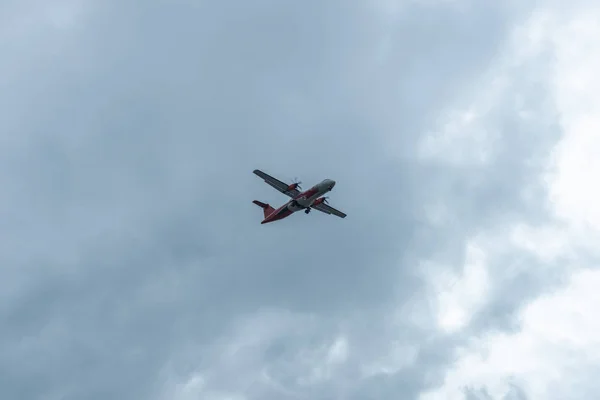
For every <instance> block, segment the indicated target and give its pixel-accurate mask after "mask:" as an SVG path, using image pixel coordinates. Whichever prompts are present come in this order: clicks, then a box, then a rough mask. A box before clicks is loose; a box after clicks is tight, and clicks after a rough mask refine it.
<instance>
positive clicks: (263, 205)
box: [252, 200, 275, 218]
mask: <svg viewBox="0 0 600 400" xmlns="http://www.w3.org/2000/svg"><path fill="white" fill-rule="evenodd" d="M252 202H253V203H254V204H256V205H257V206H259V207H260V208H262V209H263V213H264V215H265V218H267V217H268V216H269V215H270V214H271V213H272V212H273V211H275V209H274V208H273V207H271V206H270V205H268V204H266V203H263V202H261V201H258V200H253V201H252Z"/></svg>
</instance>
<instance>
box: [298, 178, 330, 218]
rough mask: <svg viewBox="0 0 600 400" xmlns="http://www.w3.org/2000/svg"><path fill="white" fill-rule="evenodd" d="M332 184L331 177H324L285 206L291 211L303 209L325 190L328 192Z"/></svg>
mask: <svg viewBox="0 0 600 400" xmlns="http://www.w3.org/2000/svg"><path fill="white" fill-rule="evenodd" d="M334 186H335V181H333V180H331V179H324V180H323V181H321V182H319V183H317V184H316V185H315V186H313V187H312V188H310V189H309V190H307V191H306V192H305V193H306V194H305V195H302V196H300V197H298V198H297V199H292V200H290V201H289V202H288V203H287V208H288V210H290V211H292V212H296V211H301V210H304V209H306V208H308V207H310V206H311V205H312V204H313V203H314V202H315V200H317V199H318V198H319V197H321V196H323V195H324V194H325V193H327V192H330V191H331V189H333V187H334Z"/></svg>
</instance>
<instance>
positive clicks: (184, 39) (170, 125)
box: [0, 1, 536, 399]
mask: <svg viewBox="0 0 600 400" xmlns="http://www.w3.org/2000/svg"><path fill="white" fill-rule="evenodd" d="M367 4H368V5H367ZM374 4H376V3H361V4H358V3H352V2H350V3H349V2H341V1H339V2H335V1H331V2H314V3H312V4H311V3H306V2H304V3H301V2H290V3H286V4H284V5H282V4H281V3H280V2H272V1H260V2H252V3H249V2H233V1H229V2H218V3H217V2H198V3H192V2H185V1H180V2H169V3H163V2H154V1H145V2H133V1H129V2H102V3H98V4H93V7H92V12H91V14H89V15H87V16H86V17H85V18H86V19H85V21H84V23H83V25H82V26H80V27H78V28H76V29H75V30H74V31H50V30H47V29H48V28H43V27H38V29H39V31H38V33H37V35H36V34H31V35H29V36H28V37H26V38H22V40H23V46H21V47H19V49H18V51H17V50H16V49H15V48H13V50H11V51H12V53H10V54H12V55H14V57H15V60H19V61H20V62H21V63H19V65H13V66H11V65H8V66H7V67H6V68H7V70H5V71H2V73H3V75H4V76H5V78H3V83H6V84H7V85H9V87H10V88H11V90H10V92H9V93H11V94H10V98H6V97H5V98H3V99H2V102H3V103H6V104H8V105H9V107H8V108H5V109H4V111H3V113H4V114H5V115H6V119H5V120H4V121H5V122H4V123H5V124H6V125H5V128H6V130H7V132H10V135H11V138H12V139H11V140H12V141H11V144H10V146H9V147H8V148H9V149H10V152H9V151H8V150H5V151H3V152H2V155H3V158H4V159H3V160H2V166H3V169H4V171H3V172H2V180H3V184H4V188H5V190H6V193H7V194H6V195H5V197H4V199H3V203H2V213H1V215H2V216H3V217H5V218H4V221H5V224H4V226H3V235H2V236H3V238H7V241H6V242H5V243H4V244H3V246H4V247H3V249H4V251H3V254H2V256H1V262H2V265H3V274H6V276H7V277H8V279H5V280H4V282H3V283H2V284H1V285H2V286H1V287H2V290H5V289H6V293H8V294H7V295H6V296H7V302H5V305H3V307H2V309H1V314H0V315H1V318H2V322H3V324H2V325H3V326H6V327H7V328H6V329H5V330H3V333H2V342H1V343H2V344H1V346H2V348H1V349H0V353H1V354H3V355H5V356H3V357H2V359H1V360H0V371H1V373H0V376H2V377H3V378H2V380H1V381H0V388H2V389H1V394H2V397H6V398H17V397H19V398H26V399H36V398H42V397H43V396H51V395H56V396H57V398H61V397H60V395H61V393H62V394H63V397H62V398H66V399H71V398H73V399H75V398H87V399H94V398H98V399H100V398H102V399H105V398H123V399H148V398H152V397H153V396H154V395H156V393H160V392H161V390H162V389H163V387H162V386H163V383H164V382H163V381H162V380H161V379H163V375H162V374H161V371H162V370H163V367H165V366H166V365H170V366H172V368H174V370H176V371H178V372H179V373H181V374H182V376H186V375H189V372H190V371H193V370H196V369H198V370H204V369H206V370H207V371H209V372H210V371H211V369H212V373H209V377H212V378H211V379H210V380H209V381H208V383H207V385H209V386H210V385H213V387H214V388H216V389H222V390H224V391H229V390H233V389H235V388H237V389H239V390H241V391H244V390H245V389H244V386H243V383H244V381H243V380H244V379H248V380H252V379H253V377H255V375H254V373H255V369H256V368H260V366H261V365H263V364H264V365H266V366H267V367H270V368H277V367H278V366H282V365H284V366H282V367H281V371H280V372H281V374H280V376H279V377H278V379H281V381H282V382H284V383H285V385H287V390H292V391H295V390H298V391H299V393H302V394H306V393H309V394H311V395H312V396H313V397H311V398H327V396H329V395H330V396H334V395H339V394H340V393H342V394H345V395H347V396H348V397H349V398H386V397H388V396H394V397H395V395H396V394H397V393H399V392H402V393H403V395H404V396H406V397H405V398H414V396H415V395H416V393H418V392H419V391H420V390H422V388H423V387H427V386H431V385H435V384H437V383H439V382H440V376H441V375H440V374H441V371H443V368H444V365H445V364H446V363H447V362H449V361H450V360H451V357H452V353H451V349H452V343H453V341H452V340H450V341H449V340H448V339H444V338H438V337H435V334H434V333H432V332H422V331H420V330H419V329H418V328H415V327H412V326H411V325H410V324H409V323H406V325H404V326H399V327H398V326H395V325H393V324H391V323H390V321H389V311H390V309H393V308H395V307H397V305H398V304H401V303H402V302H404V301H407V300H408V299H411V298H412V297H413V295H416V294H417V293H418V290H419V287H420V282H419V281H417V280H416V278H413V274H412V273H411V268H414V264H413V263H412V261H413V260H414V259H415V258H416V257H419V256H423V255H425V254H429V253H432V252H435V251H437V250H436V248H442V247H449V248H450V247H454V246H456V245H458V244H460V243H461V241H462V240H463V238H464V236H465V235H466V234H468V233H469V232H470V230H471V229H473V227H475V226H477V225H478V224H480V223H481V215H485V216H486V217H485V218H486V219H487V220H493V219H494V218H496V216H497V215H500V214H504V213H506V212H507V211H511V212H512V211H513V210H520V209H521V208H522V207H523V205H522V204H521V203H519V202H518V201H517V200H516V195H514V194H515V193H517V192H518V187H517V186H519V187H520V186H522V185H523V184H524V183H525V182H524V181H520V182H519V181H518V182H514V181H510V178H508V177H507V176H508V175H504V173H503V172H502V171H499V172H498V173H497V174H496V175H494V174H495V171H496V170H495V169H492V168H495V167H497V166H498V165H503V166H505V167H507V168H508V167H510V173H511V174H518V173H519V172H520V171H522V169H523V168H525V167H524V166H523V165H519V164H515V163H513V162H512V161H514V160H517V159H519V158H521V157H523V155H524V154H529V153H530V151H531V150H532V147H531V146H532V144H530V143H528V142H527V143H526V144H525V147H522V146H521V145H520V144H519V143H520V142H519V143H517V142H516V138H517V136H518V135H517V134H516V133H515V134H514V136H513V135H512V134H511V135H509V136H507V138H508V139H507V140H509V141H511V140H512V141H513V142H507V143H510V144H511V145H514V146H515V147H517V148H518V149H517V151H516V152H514V151H510V150H507V151H506V152H505V153H502V155H501V157H499V161H498V164H495V165H494V166H493V167H490V169H489V170H487V171H479V172H476V174H484V173H486V172H487V173H489V174H488V175H487V176H489V178H490V179H489V182H488V183H487V184H485V185H482V186H477V187H474V186H472V185H469V182H470V179H471V178H472V176H473V174H475V173H473V172H470V171H463V170H456V171H448V170H446V169H445V168H444V169H442V168H439V169H438V168H435V167H434V168H432V167H430V166H423V165H419V164H417V163H415V161H414V158H413V157H411V153H412V152H413V151H414V145H415V143H416V142H417V140H418V135H419V132H421V131H422V130H423V129H424V128H425V127H427V126H428V124H429V118H430V117H431V116H432V115H434V114H435V113H436V111H437V109H438V107H440V106H442V105H443V104H445V102H446V101H448V100H449V99H451V98H452V94H453V93H454V92H455V91H457V90H460V89H461V85H463V83H464V82H466V81H468V80H469V79H470V77H471V76H472V75H474V74H477V72H478V71H480V70H482V69H483V68H485V67H487V66H488V65H489V64H490V63H491V62H493V56H494V53H495V49H496V48H497V46H498V45H499V44H501V43H502V40H503V37H504V36H503V35H504V32H505V30H506V29H507V27H508V26H509V23H510V21H511V19H512V18H513V17H514V15H513V12H512V11H511V10H510V9H505V8H503V7H502V6H499V5H489V4H486V5H483V3H481V2H471V3H469V5H470V8H468V10H467V12H461V11H458V10H455V9H453V8H452V7H451V6H450V5H440V6H436V7H425V6H419V5H413V6H410V7H409V8H408V9H407V10H406V13H405V14H402V15H401V16H400V17H398V19H396V20H394V21H391V22H390V21H389V20H388V18H389V17H388V16H384V15H382V14H381V13H380V12H379V11H373V9H371V7H373V6H374ZM44 29H46V30H44ZM385 35H391V36H390V37H391V42H392V46H391V47H390V48H389V54H388V56H387V58H384V59H383V61H381V60H382V59H381V58H379V59H378V58H377V57H381V53H380V44H381V42H382V41H383V40H384V38H385ZM378 60H379V61H378ZM15 64H16V63H15ZM8 68H12V69H10V70H8ZM4 96H8V95H6V92H5V94H4ZM11 99H12V101H9V100H11ZM532 101H536V100H535V99H533V100H532ZM510 111H511V110H508V112H510ZM499 118H501V115H500V116H499ZM519 137H520V136H519ZM17 138H18V139H17ZM513 138H514V139H513ZM3 139H4V138H3ZM390 142H393V143H395V144H396V145H398V148H399V152H398V153H399V154H398V158H397V159H396V158H392V157H390V155H389V153H388V152H387V151H386V150H388V149H389V146H390ZM512 157H514V159H513V158H512ZM257 167H258V168H262V169H264V170H266V171H268V172H271V173H272V174H274V175H276V176H279V177H281V178H282V179H290V178H292V177H293V176H299V177H300V178H301V179H302V180H303V181H304V182H306V184H310V182H313V181H317V180H320V179H322V178H323V177H332V178H334V179H336V180H337V181H338V185H337V186H336V189H335V191H334V193H332V196H331V201H332V204H334V205H335V206H337V207H339V208H341V209H343V210H344V211H346V212H348V214H349V218H347V219H346V220H336V219H334V218H333V217H328V216H325V215H312V214H311V215H310V216H308V217H304V216H303V215H302V216H294V217H293V218H292V219H290V220H287V221H285V222H284V223H281V224H278V225H272V226H260V225H258V223H259V220H260V217H261V215H260V210H258V209H257V208H256V207H255V206H254V205H252V204H251V202H250V201H251V200H253V199H260V200H263V201H268V202H272V203H273V204H276V203H278V202H283V201H284V199H283V198H282V196H281V195H279V194H277V193H275V192H274V191H273V190H272V189H270V188H269V187H268V186H266V185H264V184H263V183H262V182H261V181H260V180H257V178H256V177H254V176H252V174H251V171H252V169H254V168H257ZM513 168H514V169H513ZM524 179H525V178H524ZM444 181H446V182H450V183H451V184H453V185H456V186H455V187H462V188H463V189H462V193H463V196H462V197H461V196H458V195H457V194H456V192H455V189H454V187H448V186H441V188H440V189H438V188H437V186H436V185H437V184H440V183H442V182H444ZM427 182H430V183H427ZM498 185H500V186H501V187H503V188H504V190H502V192H500V191H494V188H495V187H497V186H498ZM429 196H446V197H447V202H448V203H449V204H450V206H451V208H452V210H453V211H454V212H456V213H457V215H459V216H460V219H461V220H462V221H463V225H462V226H461V227H460V228H459V229H457V230H456V231H452V229H449V230H443V231H440V232H436V233H435V234H434V233H433V232H427V231H426V230H425V227H424V226H423V225H422V220H421V215H419V211H418V210H419V206H420V205H421V204H422V202H423V201H424V200H425V199H427V198H428V197H429ZM510 196H515V197H510ZM466 199H473V200H470V201H471V203H469V202H468V201H467V202H465V200H466ZM482 204H483V206H482ZM499 205H505V208H504V209H503V208H502V207H500V206H499ZM288 222H289V223H288ZM419 234H421V235H422V236H419ZM449 235H453V236H452V237H449ZM428 243H429V244H428ZM434 243H439V245H437V244H434ZM264 307H274V308H276V309H287V310H288V312H290V313H292V314H291V315H292V316H295V315H296V314H297V313H300V314H301V315H310V314H316V315H317V317H316V318H317V321H318V322H319V324H317V325H311V326H310V327H309V328H310V329H309V328H306V327H298V329H299V331H300V333H299V334H298V336H295V337H294V336H293V333H292V332H293V331H294V329H295V328H294V327H297V325H295V324H297V323H298V322H290V324H291V327H290V328H289V329H287V330H286V329H284V330H282V331H281V332H279V336H277V335H275V336H274V337H273V340H274V341H275V342H264V343H262V344H261V346H262V347H258V349H255V350H254V352H251V353H250V354H249V355H248V357H249V360H248V361H247V363H246V364H244V360H243V359H242V358H236V359H235V361H234V362H232V363H230V364H226V365H225V366H223V365H222V364H219V360H220V357H221V353H220V352H219V351H220V349H222V348H221V347H219V343H223V340H226V339H227V338H229V339H231V340H233V339H235V337H236V336H235V334H233V339H232V338H231V337H230V336H227V335H228V334H229V333H231V332H232V331H233V332H235V331H236V329H239V327H238V328H236V325H235V324H233V325H232V323H233V322H232V321H237V319H238V318H239V317H240V316H243V315H247V314H252V313H255V312H256V311H257V310H259V309H262V308H264ZM276 315H277V316H279V314H276ZM282 318H283V317H282ZM294 318H295V317H294ZM300 321H303V320H302V319H300ZM256 323H257V324H263V325H264V328H263V329H264V330H265V331H267V332H268V331H269V329H270V328H269V327H270V326H271V325H270V324H274V325H277V324H278V323H280V322H279V320H278V319H277V318H273V319H267V320H262V319H259V321H258V322H256ZM242 332H245V331H244V330H242ZM338 333H344V334H345V335H347V336H348V338H349V340H350V343H351V357H353V358H351V362H350V364H349V365H348V366H346V367H344V368H346V369H342V370H340V371H341V372H339V373H338V375H334V376H335V377H336V378H339V379H340V380H339V381H338V382H337V383H336V382H335V381H327V382H326V383H323V384H321V385H319V386H317V389H318V391H315V390H317V389H314V388H313V389H306V388H299V387H298V386H297V385H296V384H295V383H293V382H294V379H295V378H294V375H295V374H298V375H300V374H301V373H305V372H306V371H307V369H309V367H311V366H309V365H305V364H302V362H301V361H300V360H299V359H298V358H297V357H300V356H299V354H302V353H303V351H304V349H305V348H307V347H308V348H310V347H312V346H313V345H315V344H321V343H329V342H330V341H331V340H333V338H334V337H335V335H336V334H338ZM423 335H425V336H427V337H431V338H430V340H428V341H426V342H422V338H423ZM398 337H399V338H400V339H399V340H401V341H405V342H406V343H407V345H411V346H415V347H419V345H420V347H421V349H420V350H419V354H418V357H417V362H416V363H415V364H414V365H413V366H410V367H407V368H406V369H404V370H400V372H398V373H397V374H394V375H391V376H388V377H384V378H382V377H379V378H373V379H372V380H370V381H365V382H362V381H360V380H358V377H359V370H360V367H361V365H362V364H363V363H364V361H365V360H374V359H377V358H379V357H383V356H384V355H385V353H386V352H387V351H388V349H389V346H390V345H391V344H392V341H393V340H394V339H395V338H398ZM223 338H226V339H223ZM265 340H266V339H265ZM277 343H279V344H278V345H277ZM213 344H215V347H213V346H212V345H213ZM240 357H242V356H240ZM274 366H275V367H274ZM236 381H238V382H241V383H238V384H236ZM286 382H287V383H286ZM248 390H249V391H250V393H251V394H254V395H255V397H252V398H274V397H277V398H286V397H285V396H286V394H285V393H280V390H278V389H275V388H273V387H271V386H269V385H263V386H259V387H255V388H254V389H248ZM252 390H254V391H252ZM304 390H306V391H304ZM284 392H285V391H284ZM319 393H320V394H319ZM282 396H283V397H282ZM319 396H322V397H319ZM289 398H293V396H292V395H290V397H289Z"/></svg>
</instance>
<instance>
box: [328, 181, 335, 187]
mask: <svg viewBox="0 0 600 400" xmlns="http://www.w3.org/2000/svg"><path fill="white" fill-rule="evenodd" d="M329 184H330V185H331V188H332V189H333V187H334V186H335V181H334V180H332V179H330V180H329Z"/></svg>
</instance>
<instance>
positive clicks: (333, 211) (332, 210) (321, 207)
mask: <svg viewBox="0 0 600 400" xmlns="http://www.w3.org/2000/svg"><path fill="white" fill-rule="evenodd" d="M311 208H314V209H315V210H319V211H321V212H324V213H325V214H333V215H336V216H338V217H340V218H346V214H344V213H343V212H341V211H340V210H336V209H335V208H333V207H331V206H328V205H327V204H325V203H321V204H317V205H316V206H311Z"/></svg>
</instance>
